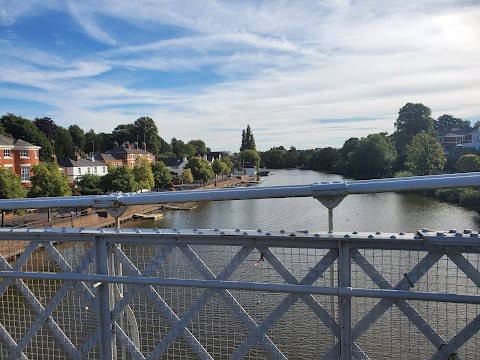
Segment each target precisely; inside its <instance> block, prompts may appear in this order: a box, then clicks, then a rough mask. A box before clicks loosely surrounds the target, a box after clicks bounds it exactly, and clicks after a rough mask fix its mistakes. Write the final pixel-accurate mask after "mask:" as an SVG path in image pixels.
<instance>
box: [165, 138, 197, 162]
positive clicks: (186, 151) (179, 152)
mask: <svg viewBox="0 0 480 360" xmlns="http://www.w3.org/2000/svg"><path fill="white" fill-rule="evenodd" d="M171 144H172V151H173V153H174V154H175V155H176V156H179V157H182V158H183V157H185V158H187V159H190V158H191V157H194V156H195V152H196V151H197V149H196V148H195V146H194V145H193V144H191V143H187V144H185V143H184V142H183V141H182V140H177V139H176V138H173V139H172V142H171Z"/></svg>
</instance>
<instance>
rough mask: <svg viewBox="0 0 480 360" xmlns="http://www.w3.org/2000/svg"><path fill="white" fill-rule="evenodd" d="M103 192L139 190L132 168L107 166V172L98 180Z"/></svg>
mask: <svg viewBox="0 0 480 360" xmlns="http://www.w3.org/2000/svg"><path fill="white" fill-rule="evenodd" d="M100 185H101V187H102V190H103V192H108V191H121V192H133V191H137V190H139V186H138V183H137V182H136V181H135V175H134V174H133V169H132V168H130V167H128V166H118V167H111V166H109V167H108V174H106V175H103V176H102V181H101V182H100Z"/></svg>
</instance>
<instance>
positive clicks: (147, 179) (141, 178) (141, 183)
mask: <svg viewBox="0 0 480 360" xmlns="http://www.w3.org/2000/svg"><path fill="white" fill-rule="evenodd" d="M133 175H134V176H135V181H136V182H137V183H138V187H139V188H140V189H148V190H150V189H151V188H153V186H154V185H155V179H154V177H153V171H152V167H151V166H150V162H149V161H148V160H147V159H142V158H137V159H136V160H135V167H134V168H133Z"/></svg>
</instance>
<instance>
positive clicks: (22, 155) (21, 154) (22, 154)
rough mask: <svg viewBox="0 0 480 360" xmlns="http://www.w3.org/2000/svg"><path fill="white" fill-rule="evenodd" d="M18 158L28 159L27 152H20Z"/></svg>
mask: <svg viewBox="0 0 480 360" xmlns="http://www.w3.org/2000/svg"><path fill="white" fill-rule="evenodd" d="M20 157H21V158H29V157H30V156H29V155H28V150H20Z"/></svg>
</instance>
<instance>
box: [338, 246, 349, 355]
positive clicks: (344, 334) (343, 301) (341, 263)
mask: <svg viewBox="0 0 480 360" xmlns="http://www.w3.org/2000/svg"><path fill="white" fill-rule="evenodd" d="M351 270H352V269H351V262H350V246H349V244H348V242H346V241H340V242H339V254H338V286H339V288H344V289H345V288H350V287H351V285H352V271H351ZM345 290H346V289H345ZM338 312H339V320H340V359H342V360H351V359H352V299H351V297H350V296H339V297H338Z"/></svg>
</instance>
